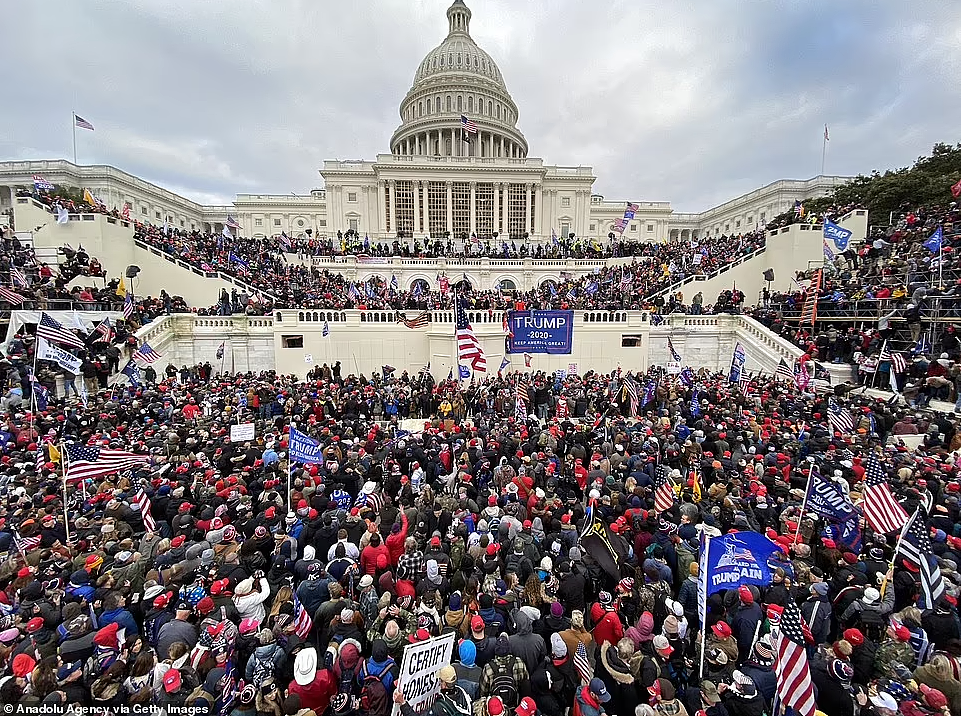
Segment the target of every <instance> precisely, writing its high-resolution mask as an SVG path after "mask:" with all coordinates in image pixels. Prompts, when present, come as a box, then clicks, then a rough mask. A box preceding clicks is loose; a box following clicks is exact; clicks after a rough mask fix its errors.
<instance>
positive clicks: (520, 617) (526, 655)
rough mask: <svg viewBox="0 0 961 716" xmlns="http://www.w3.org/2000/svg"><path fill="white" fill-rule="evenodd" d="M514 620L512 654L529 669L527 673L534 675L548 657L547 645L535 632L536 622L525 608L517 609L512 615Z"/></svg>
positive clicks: (511, 637)
mask: <svg viewBox="0 0 961 716" xmlns="http://www.w3.org/2000/svg"><path fill="white" fill-rule="evenodd" d="M511 616H512V617H513V619H514V627H515V632H514V634H512V635H511V636H510V637H509V638H508V642H509V643H510V650H511V654H513V655H514V656H517V657H520V659H521V661H523V662H524V665H525V666H526V667H527V673H529V674H532V673H534V671H535V670H536V669H537V667H538V666H539V665H540V663H541V660H542V659H543V658H544V657H545V656H547V644H545V643H544V637H542V636H541V635H540V634H535V633H534V632H533V624H534V622H533V621H532V620H531V617H530V614H528V613H527V611H525V608H524V607H521V608H520V609H517V610H516V611H514V612H513V614H512V615H511Z"/></svg>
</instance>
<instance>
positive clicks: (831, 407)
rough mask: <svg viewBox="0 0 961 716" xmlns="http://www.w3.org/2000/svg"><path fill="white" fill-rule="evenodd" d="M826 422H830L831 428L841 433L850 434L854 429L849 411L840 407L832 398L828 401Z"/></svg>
mask: <svg viewBox="0 0 961 716" xmlns="http://www.w3.org/2000/svg"><path fill="white" fill-rule="evenodd" d="M828 422H829V423H830V424H831V429H832V430H835V431H837V432H839V433H841V434H842V435H850V434H851V431H852V430H854V418H853V417H852V415H851V411H850V410H848V409H846V408H842V407H841V406H840V405H838V404H837V401H836V400H834V399H833V398H832V399H831V400H829V401H828Z"/></svg>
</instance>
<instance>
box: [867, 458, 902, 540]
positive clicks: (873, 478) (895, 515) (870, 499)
mask: <svg viewBox="0 0 961 716" xmlns="http://www.w3.org/2000/svg"><path fill="white" fill-rule="evenodd" d="M864 471H865V472H864V505H863V507H864V517H865V519H866V520H867V521H868V524H869V525H871V529H873V530H874V531H875V532H879V533H883V534H889V533H891V532H894V531H895V530H897V529H900V528H901V527H902V526H903V525H904V524H905V523H906V522H907V519H908V513H907V512H905V510H904V508H903V507H901V505H900V504H898V501H897V500H896V499H895V498H894V495H892V494H891V488H890V487H889V486H888V481H887V478H886V476H885V474H884V469H883V468H882V467H881V463H880V462H878V458H877V457H876V456H875V455H871V456H869V457H868V458H867V460H866V461H865V463H864Z"/></svg>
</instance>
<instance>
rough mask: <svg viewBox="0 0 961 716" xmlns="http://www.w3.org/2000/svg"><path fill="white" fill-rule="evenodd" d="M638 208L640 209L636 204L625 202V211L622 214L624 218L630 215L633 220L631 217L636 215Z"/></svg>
mask: <svg viewBox="0 0 961 716" xmlns="http://www.w3.org/2000/svg"><path fill="white" fill-rule="evenodd" d="M639 208H640V207H639V206H638V205H637V204H633V203H631V202H627V211H625V212H624V214H625V216H626V215H627V214H630V215H631V216H632V218H633V215H634V214H636V213H637V210H638V209H639Z"/></svg>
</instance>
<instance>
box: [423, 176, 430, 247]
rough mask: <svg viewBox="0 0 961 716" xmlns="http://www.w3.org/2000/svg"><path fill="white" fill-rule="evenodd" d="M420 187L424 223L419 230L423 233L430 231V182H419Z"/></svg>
mask: <svg viewBox="0 0 961 716" xmlns="http://www.w3.org/2000/svg"><path fill="white" fill-rule="evenodd" d="M421 188H422V189H423V202H424V225H423V227H421V231H422V232H423V233H425V234H429V233H430V182H426V181H425V182H421Z"/></svg>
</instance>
